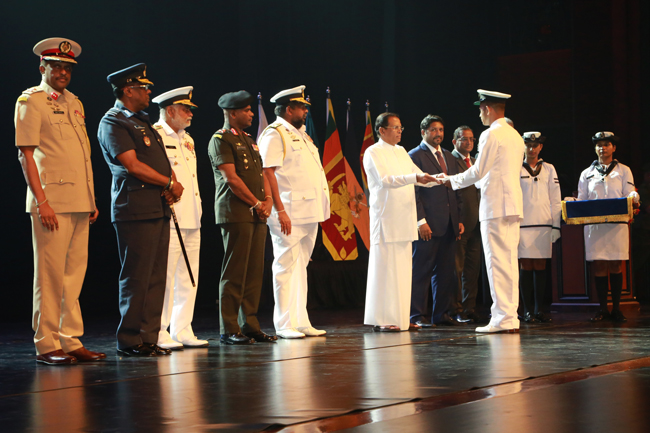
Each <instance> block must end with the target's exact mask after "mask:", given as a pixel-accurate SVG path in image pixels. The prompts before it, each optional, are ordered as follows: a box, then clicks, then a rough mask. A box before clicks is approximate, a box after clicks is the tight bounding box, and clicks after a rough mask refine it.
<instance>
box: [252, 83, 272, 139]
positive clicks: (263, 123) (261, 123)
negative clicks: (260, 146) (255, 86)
mask: <svg viewBox="0 0 650 433" xmlns="http://www.w3.org/2000/svg"><path fill="white" fill-rule="evenodd" d="M257 122H258V125H257V138H256V139H255V141H258V142H259V141H260V135H262V131H264V129H266V127H267V126H269V122H268V121H267V120H266V114H264V107H262V94H261V93H258V94H257Z"/></svg>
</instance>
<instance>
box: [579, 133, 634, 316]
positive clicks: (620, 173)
mask: <svg viewBox="0 0 650 433" xmlns="http://www.w3.org/2000/svg"><path fill="white" fill-rule="evenodd" d="M591 140H592V142H593V143H594V144H595V146H596V147H595V150H596V155H598V160H597V161H594V162H593V163H592V164H591V165H590V166H589V167H588V168H587V169H586V170H585V171H583V172H582V174H581V175H580V182H579V183H578V200H598V199H606V198H620V197H627V196H632V197H634V201H635V202H637V203H638V197H639V195H638V194H637V192H636V191H635V188H634V179H633V177H632V171H631V170H630V168H629V167H628V166H627V165H624V164H621V163H620V162H618V161H617V160H615V159H614V157H613V155H614V152H615V151H616V143H617V142H618V140H619V139H618V137H616V136H615V135H614V134H613V133H611V132H607V131H605V132H598V133H597V134H596V135H595V136H594V137H592V139H591ZM584 230H585V255H586V258H587V261H589V262H593V264H592V270H593V272H594V275H595V279H596V292H597V294H598V302H599V303H600V310H598V312H597V313H596V315H595V316H594V317H593V318H592V319H591V321H592V322H598V321H601V320H606V319H611V320H614V321H616V322H625V321H627V319H626V318H625V316H624V315H623V313H621V310H620V309H619V305H620V302H621V291H622V290H623V274H622V272H623V269H622V264H623V263H622V261H623V260H628V259H629V258H630V257H629V246H630V237H629V231H628V225H627V224H626V223H608V224H592V225H587V226H585V229H584ZM608 274H609V286H610V288H611V292H612V304H613V307H612V312H611V314H610V313H609V311H608V310H607V286H608V281H607V275H608Z"/></svg>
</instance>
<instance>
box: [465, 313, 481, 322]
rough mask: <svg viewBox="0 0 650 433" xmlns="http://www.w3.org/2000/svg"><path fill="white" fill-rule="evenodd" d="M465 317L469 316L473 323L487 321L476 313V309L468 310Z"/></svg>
mask: <svg viewBox="0 0 650 433" xmlns="http://www.w3.org/2000/svg"><path fill="white" fill-rule="evenodd" d="M465 317H467V318H468V319H469V320H470V321H471V322H472V323H481V322H483V321H485V320H484V319H483V318H482V317H481V316H479V315H478V314H476V313H475V312H474V311H468V312H467V313H465Z"/></svg>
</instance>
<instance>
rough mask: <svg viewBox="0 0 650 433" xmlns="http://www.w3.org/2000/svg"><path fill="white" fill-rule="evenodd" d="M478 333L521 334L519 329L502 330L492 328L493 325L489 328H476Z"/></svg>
mask: <svg viewBox="0 0 650 433" xmlns="http://www.w3.org/2000/svg"><path fill="white" fill-rule="evenodd" d="M476 332H478V333H481V334H497V333H508V334H513V333H515V332H519V329H518V328H510V329H508V328H500V327H498V326H492V325H487V326H479V327H478V328H476Z"/></svg>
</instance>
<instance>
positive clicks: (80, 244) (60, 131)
mask: <svg viewBox="0 0 650 433" xmlns="http://www.w3.org/2000/svg"><path fill="white" fill-rule="evenodd" d="M14 123H15V126H16V146H17V147H19V148H20V147H35V148H36V149H35V150H34V160H35V162H36V166H37V169H38V173H39V176H40V180H41V187H42V188H43V191H44V192H45V197H46V198H47V200H48V204H49V205H50V206H51V207H52V209H53V210H54V212H55V213H56V217H57V220H58V222H59V230H55V231H54V232H51V231H49V230H47V229H45V228H44V227H43V225H42V224H41V222H40V219H39V217H38V214H37V208H36V201H35V200H34V195H33V194H32V191H31V190H30V189H29V188H27V200H26V212H28V213H30V216H31V219H32V240H33V246H34V304H33V329H34V332H35V335H34V344H35V345H36V352H37V353H38V354H43V353H48V352H51V351H54V350H59V349H63V350H64V351H65V352H71V351H73V350H76V349H79V348H80V347H82V344H81V342H80V341H79V337H80V336H81V335H83V321H82V317H81V310H80V308H79V301H78V299H79V294H80V293H81V286H82V284H83V280H84V276H85V274H86V266H87V261H88V229H89V223H88V219H89V215H90V213H91V212H93V211H94V210H95V193H94V183H93V171H92V166H91V162H90V142H89V140H88V135H87V134H86V121H85V115H84V109H83V105H82V104H81V102H80V101H79V99H77V97H76V96H75V95H74V94H72V93H71V92H69V91H68V90H64V92H63V93H58V92H56V91H55V90H54V89H53V88H51V87H50V86H48V85H47V84H45V83H44V82H43V83H41V84H40V86H38V87H33V88H31V89H27V90H25V91H24V92H23V94H22V95H21V96H20V97H19V98H18V101H17V102H16V111H15V116H14Z"/></svg>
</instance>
